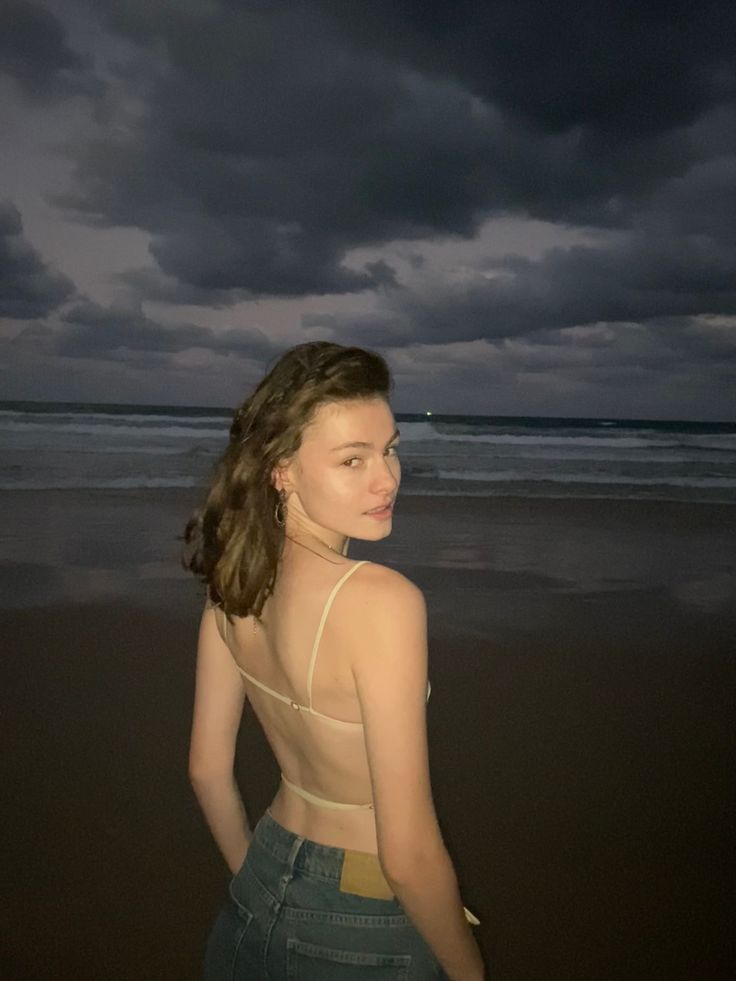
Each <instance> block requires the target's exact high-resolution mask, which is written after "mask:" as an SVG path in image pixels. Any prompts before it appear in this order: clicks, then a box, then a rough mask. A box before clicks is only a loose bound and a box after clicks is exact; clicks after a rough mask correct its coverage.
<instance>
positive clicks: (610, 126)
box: [316, 0, 736, 142]
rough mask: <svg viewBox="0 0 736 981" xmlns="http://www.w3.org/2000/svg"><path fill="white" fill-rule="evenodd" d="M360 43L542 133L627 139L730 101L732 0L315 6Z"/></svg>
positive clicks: (412, 1) (735, 30)
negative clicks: (445, 80)
mask: <svg viewBox="0 0 736 981" xmlns="http://www.w3.org/2000/svg"><path fill="white" fill-rule="evenodd" d="M316 5H317V6H318V7H320V8H321V9H322V10H323V11H324V12H325V13H326V14H327V15H328V16H329V18H330V19H331V20H332V21H333V22H335V23H337V24H339V26H340V29H341V30H342V31H343V33H344V36H345V37H346V38H349V40H350V42H351V43H352V44H355V45H357V46H359V47H361V48H363V49H367V50H370V51H373V52H378V53H380V54H381V55H383V56H384V57H388V58H391V59H396V60H398V61H400V62H402V63H403V64H406V65H411V66H412V67H413V68H415V69H416V70H418V71H421V72H422V73H424V74H429V75H433V76H436V77H449V78H453V79H456V80H457V81H459V82H460V83H461V84H462V85H464V86H465V87H467V88H468V89H469V90H470V91H472V92H474V93H476V94H477V95H479V96H481V97H483V98H484V99H486V100H487V101H488V102H490V103H492V104H494V105H496V106H498V107H499V108H500V109H501V110H503V111H504V112H507V113H509V114H510V115H513V116H518V117H521V118H522V119H524V120H525V121H526V122H527V123H528V124H529V125H530V126H532V127H533V128H535V129H541V130H543V131H545V132H562V131H565V130H568V129H571V128H572V127H583V128H585V129H591V130H593V131H600V132H602V133H610V134H612V135H613V136H614V137H615V140H616V141H617V142H618V141H620V139H621V138H622V136H624V137H625V136H630V135H637V134H651V133H653V132H657V131H661V130H666V129H670V128H672V127H676V126H682V125H686V124H688V123H691V122H693V121H694V120H695V119H697V118H698V117H699V116H700V115H701V114H702V113H703V112H704V111H705V110H707V109H709V108H710V107H711V106H713V105H716V104H718V103H719V102H721V101H723V100H727V99H730V98H733V95H734V85H735V83H736V78H735V77H734V44H733V38H734V36H735V35H736V8H735V7H734V5H733V4H732V3H730V2H727V0H704V2H702V3H699V4H698V5H697V8H694V7H693V5H692V4H690V3H686V2H685V0H677V2H672V3H666V4H662V3H658V2H655V0H639V2H636V3H596V4H587V5H586V4H580V3H577V2H575V0H563V2H558V3H554V4H551V3H548V2H546V0H521V2H518V0H514V2H500V3H499V2H496V3H477V2H474V0H440V2H435V3H418V2H416V0H403V2H402V0H373V2H371V3H365V4H348V3H344V2H343V0H316Z"/></svg>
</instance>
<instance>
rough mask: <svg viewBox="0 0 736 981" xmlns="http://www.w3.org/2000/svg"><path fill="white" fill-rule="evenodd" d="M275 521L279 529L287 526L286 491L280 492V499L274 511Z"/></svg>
mask: <svg viewBox="0 0 736 981" xmlns="http://www.w3.org/2000/svg"><path fill="white" fill-rule="evenodd" d="M273 520H274V521H275V522H276V524H277V526H278V527H279V528H283V527H284V525H285V524H286V491H283V490H280V491H279V499H278V501H277V502H276V507H275V508H274V509H273Z"/></svg>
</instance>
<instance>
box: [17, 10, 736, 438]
mask: <svg viewBox="0 0 736 981" xmlns="http://www.w3.org/2000/svg"><path fill="white" fill-rule="evenodd" d="M735 9H736V8H735V7H734V4H733V3H732V2H729V0H717V2H710V0H701V2H700V3H698V4H692V3H684V2H676V0H673V2H670V3H668V4H661V3H655V2H653V0H636V2H635V0H628V2H625V0H619V2H603V0H594V2H591V3H589V4H580V3H577V2H575V3H572V2H570V0H562V2H560V3H549V2H546V0H498V2H495V0H487V2H484V3H479V2H473V3H471V2H468V0H445V2H438V0H435V2H433V3H427V2H418V0H371V2H362V0H359V2H350V0H312V2H310V0H96V2H94V3H89V0H87V2H82V0H79V2H75V0H46V2H32V0H2V3H0V133H2V150H1V151H0V397H1V398H14V399H26V398H28V399H64V400H75V401H76V400H89V401H105V402H114V401H118V402H142V403H176V404H179V403H181V404H195V405H232V404H234V403H236V402H238V401H240V400H241V399H242V398H243V397H244V395H245V394H246V392H247V389H248V387H249V386H250V385H251V384H252V383H253V382H254V381H255V380H257V379H258V378H259V377H260V376H261V374H262V372H263V368H264V365H266V364H267V363H268V362H269V361H270V360H272V359H273V358H274V357H275V356H276V355H277V354H278V353H279V352H280V351H282V350H284V349H285V348H286V347H288V346H289V345H291V344H294V343H298V342H300V341H303V340H316V339H330V340H336V341H338V342H340V343H346V344H356V343H357V344H361V345H364V346H368V347H372V348H376V349H378V350H380V351H381V352H382V353H384V354H385V355H386V357H387V358H388V359H389V362H390V364H391V366H392V368H393V369H394V373H395V381H396V394H395V400H394V402H395V406H396V408H397V409H399V410H403V411H422V410H425V409H432V410H433V411H435V412H442V411H444V412H456V413H463V412H474V413H488V414H544V415H590V416H608V417H610V416H616V417H624V418H625V417H644V418H691V419H724V420H736V105H735V103H736V64H735V62H736V58H735V55H734V52H735V51H736V45H734V41H733V39H734V36H736V14H735V13H734V10H735Z"/></svg>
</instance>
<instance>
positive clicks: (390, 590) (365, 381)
mask: <svg viewBox="0 0 736 981" xmlns="http://www.w3.org/2000/svg"><path fill="white" fill-rule="evenodd" d="M389 386H390V377H389V372H388V368H387V366H386V363H385V362H384V361H383V359H382V358H381V357H379V356H378V355H376V354H373V353H370V352H368V351H363V350H361V349H359V348H347V347H341V346H340V345H337V344H329V343H310V344H302V345H300V346H298V347H295V348H293V349H291V350H290V351H288V352H287V353H286V354H285V355H283V357H282V358H281V359H280V360H279V361H278V363H277V364H276V365H275V367H274V368H273V369H272V370H271V371H270V372H269V374H268V375H267V376H266V377H265V378H264V379H263V381H262V382H261V383H260V384H259V385H258V387H257V388H256V390H255V392H254V393H253V394H252V395H251V397H250V398H249V399H247V400H246V401H245V403H244V404H243V405H242V406H241V407H240V409H238V411H237V412H236V414H235V418H234V421H233V423H232V426H231V430H230V443H229V446H228V447H227V449H226V451H225V453H224V456H223V458H222V460H221V462H220V464H219V466H218V469H217V472H216V474H215V478H214V481H213V484H212V487H211V489H210V491H209V495H208V497H207V500H206V503H205V505H204V507H203V508H202V510H201V511H200V512H198V513H197V514H196V515H195V517H193V518H192V520H191V521H190V522H189V525H188V526H187V531H186V535H185V538H186V541H187V542H188V543H189V545H190V547H191V549H192V553H191V554H190V555H189V556H188V558H186V559H185V564H186V565H187V567H188V568H190V569H191V570H192V571H194V572H196V573H198V574H199V575H201V576H203V578H204V581H205V582H206V583H207V587H208V588H207V593H208V597H207V602H206V605H205V610H204V612H203V615H202V621H201V625H200V631H199V643H198V653H197V681H196V693H195V704H194V718H193V724H192V736H191V749H190V775H191V780H192V783H193V786H194V790H195V792H196V794H197V797H198V799H199V802H200V804H201V806H202V809H203V811H204V814H205V817H206V819H207V822H208V824H209V827H210V829H211V831H212V834H213V835H214V838H215V841H216V842H217V845H218V846H219V848H220V850H221V852H222V854H223V856H224V858H225V861H226V862H227V864H228V866H229V868H230V870H231V872H232V873H233V878H232V880H231V884H230V895H229V898H228V901H227V902H226V904H225V906H224V908H223V909H222V911H221V912H220V915H219V916H218V918H217V920H216V921H215V924H214V926H213V929H212V932H211V934H210V938H209V941H208V944H207V952H206V957H205V976H206V978H207V979H208V981H225V979H231V978H232V979H236V978H237V979H248V981H257V979H261V978H262V979H272V981H282V979H284V978H298V979H299V981H312V979H314V981H332V979H334V981H337V979H340V981H343V979H350V978H353V977H354V978H356V979H357V978H361V979H365V981H370V979H374V978H375V979H384V981H390V979H404V981H415V979H417V981H418V979H424V978H427V979H429V978H438V977H439V978H441V977H449V978H451V979H458V981H460V979H462V981H476V979H481V978H483V977H484V970H483V963H482V960H481V955H480V952H479V949H478V946H477V944H476V942H475V939H474V938H473V935H472V932H471V930H470V927H469V926H468V921H472V922H476V923H477V922H478V921H477V920H475V918H474V917H473V915H472V914H471V913H469V912H468V911H466V910H464V907H463V905H462V902H461V899H460V895H459V892H458V886H457V879H456V876H455V872H454V869H453V866H452V862H451V860H450V857H449V855H448V853H447V851H446V849H445V846H444V843H443V841H442V837H441V833H440V830H439V827H438V824H437V819H436V815H435V811H434V807H433V802H432V793H431V788H430V779H429V767H428V761H427V738H426V718H425V715H426V699H427V697H428V695H429V682H428V680H427V644H426V611H425V607H424V601H423V597H422V594H421V593H420V591H419V590H418V589H417V587H416V586H414V585H413V584H412V583H411V582H409V580H407V579H406V578H404V577H403V576H402V575H400V574H399V573H397V572H395V571H393V570H391V569H388V568H386V567H384V566H381V565H377V564H375V563H372V562H355V561H353V560H351V559H349V558H348V557H347V544H348V540H349V539H350V538H360V539H363V540H366V541H378V540H379V539H382V538H385V537H386V536H387V535H388V534H389V533H390V531H391V516H392V509H393V504H394V499H395V497H396V493H397V490H398V487H399V479H400V467H399V460H398V456H397V446H398V436H399V434H398V430H397V428H396V424H395V422H394V419H393V416H392V413H391V409H390V408H389V404H388V393H389ZM246 698H247V699H248V700H249V701H250V703H251V705H252V706H253V710H254V711H255V713H256V715H257V717H258V719H259V721H260V723H261V725H262V726H263V729H264V732H265V734H266V737H267V739H268V741H269V744H270V746H271V748H272V750H273V752H274V755H275V756H276V759H277V760H278V762H279V764H280V766H281V770H282V781H281V784H280V786H279V789H278V792H277V794H276V796H275V798H274V799H273V801H272V803H271V805H270V807H269V808H268V809H267V811H266V814H265V815H264V816H263V817H262V818H261V819H260V821H259V822H258V824H257V825H256V827H255V829H254V830H253V831H251V829H250V827H249V824H248V820H247V817H246V814H245V810H244V807H243V803H242V800H241V797H240V794H239V792H238V789H237V787H236V784H235V780H234V775H233V763H234V755H235V744H236V736H237V732H238V727H239V724H240V719H241V715H242V711H243V706H244V702H245V699H246ZM443 970H444V972H445V973H444V974H443Z"/></svg>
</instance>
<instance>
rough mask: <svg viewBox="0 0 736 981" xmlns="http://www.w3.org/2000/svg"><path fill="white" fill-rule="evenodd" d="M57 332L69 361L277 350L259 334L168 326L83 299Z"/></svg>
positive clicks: (261, 356) (262, 355)
mask: <svg viewBox="0 0 736 981" xmlns="http://www.w3.org/2000/svg"><path fill="white" fill-rule="evenodd" d="M61 319H62V326H61V327H60V328H59V329H58V330H57V331H55V338H56V340H55V349H56V351H57V353H58V354H61V355H63V356H65V357H71V358H97V359H111V360H117V359H119V358H120V357H123V356H124V352H127V351H138V352H144V353H146V354H161V355H167V354H176V353H178V352H181V351H187V350H190V349H191V348H205V349H207V350H211V351H215V352H218V353H220V354H228V353H233V354H237V355H240V356H243V357H249V358H254V359H257V360H265V359H267V358H269V357H272V356H273V355H274V353H276V351H277V350H278V349H279V348H278V346H277V345H274V344H273V343H272V342H271V341H270V339H269V338H268V337H267V336H266V335H265V334H263V333H262V332H261V331H260V330H257V329H253V328H237V327H232V328H228V329H225V330H222V331H213V330H211V329H210V328H209V327H201V326H197V325H195V324H177V325H175V326H171V327H167V326H164V325H162V324H159V323H157V322H156V321H154V320H152V319H151V318H149V317H147V316H146V315H145V314H144V313H143V312H142V311H141V310H139V309H138V310H136V309H122V308H116V307H101V306H99V305H98V304H96V303H93V302H91V301H89V300H85V301H83V302H81V303H78V304H76V305H75V306H73V307H71V308H70V309H68V310H66V311H65V312H64V314H63V316H62V318H61Z"/></svg>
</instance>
